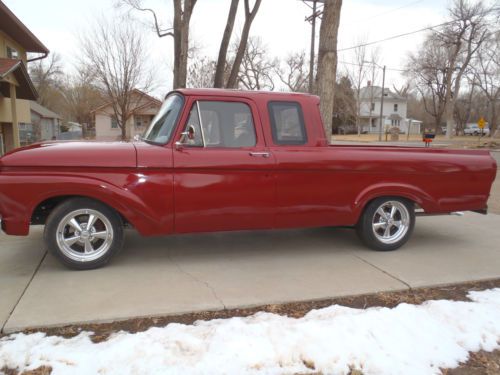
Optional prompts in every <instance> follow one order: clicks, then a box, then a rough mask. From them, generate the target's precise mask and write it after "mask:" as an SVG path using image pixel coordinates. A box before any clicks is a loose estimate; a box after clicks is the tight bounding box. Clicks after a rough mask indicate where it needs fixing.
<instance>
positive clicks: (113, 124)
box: [111, 116, 118, 129]
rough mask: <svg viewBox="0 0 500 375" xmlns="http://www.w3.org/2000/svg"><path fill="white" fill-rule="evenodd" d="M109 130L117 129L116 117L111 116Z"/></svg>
mask: <svg viewBox="0 0 500 375" xmlns="http://www.w3.org/2000/svg"><path fill="white" fill-rule="evenodd" d="M111 129H118V120H117V118H116V116H111Z"/></svg>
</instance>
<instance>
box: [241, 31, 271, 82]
mask: <svg viewBox="0 0 500 375" xmlns="http://www.w3.org/2000/svg"><path fill="white" fill-rule="evenodd" d="M268 54H269V52H268V51H267V48H266V46H265V45H264V44H263V43H262V39H261V38H258V37H252V38H249V39H248V44H247V48H246V51H245V54H244V55H243V60H242V62H241V67H240V71H239V73H238V82H239V83H240V85H241V87H243V88H245V89H246V90H274V80H273V73H274V71H275V70H276V67H277V65H278V62H277V60H276V59H272V60H271V59H270V58H268Z"/></svg>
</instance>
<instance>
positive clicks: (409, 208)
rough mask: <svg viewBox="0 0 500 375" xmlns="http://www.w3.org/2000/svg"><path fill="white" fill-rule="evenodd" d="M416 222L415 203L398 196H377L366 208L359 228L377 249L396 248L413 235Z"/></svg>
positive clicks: (367, 240)
mask: <svg viewBox="0 0 500 375" xmlns="http://www.w3.org/2000/svg"><path fill="white" fill-rule="evenodd" d="M414 226H415V210H414V207H413V203H412V202H410V201H408V200H406V199H403V198H398V197H383V198H377V199H375V200H373V201H372V202H370V203H369V204H368V206H367V207H366V208H365V211H364V212H363V215H362V217H361V219H360V220H359V223H358V225H357V227H356V231H357V233H358V236H359V237H360V238H361V240H362V241H363V242H364V243H365V244H366V245H367V246H368V247H370V248H372V249H374V250H378V251H390V250H396V249H398V248H400V247H401V246H403V245H404V244H405V243H406V242H407V241H408V239H409V238H410V236H411V234H412V232H413V228H414Z"/></svg>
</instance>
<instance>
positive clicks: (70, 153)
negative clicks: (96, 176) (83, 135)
mask: <svg viewBox="0 0 500 375" xmlns="http://www.w3.org/2000/svg"><path fill="white" fill-rule="evenodd" d="M136 165H137V155H136V149H135V147H134V145H133V144H132V143H127V142H92V141H89V142H80V141H76V142H75V141H66V142H57V141H56V142H42V143H36V144H33V145H30V146H27V147H22V148H18V149H16V150H13V151H11V152H9V153H7V154H5V155H4V156H3V157H2V158H0V167H130V168H135V167H136Z"/></svg>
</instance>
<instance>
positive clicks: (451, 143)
mask: <svg viewBox="0 0 500 375" xmlns="http://www.w3.org/2000/svg"><path fill="white" fill-rule="evenodd" d="M332 140H333V141H334V142H363V143H370V142H378V134H361V135H359V136H358V135H357V134H348V135H334V136H333V137H332ZM382 141H384V142H385V141H386V137H385V134H382ZM406 141H409V142H422V136H421V135H410V137H409V138H408V137H407V136H406V134H401V135H400V136H399V141H398V142H406ZM387 142H388V144H391V143H392V142H391V141H390V135H388V137H387ZM433 144H435V145H439V147H443V146H446V147H460V148H462V147H464V148H477V147H486V148H490V147H491V148H499V147H500V140H499V139H498V138H494V139H492V138H488V137H482V138H479V137H475V136H464V135H462V136H455V137H453V138H452V139H447V138H446V136H444V135H437V136H436V138H435V139H434V141H433Z"/></svg>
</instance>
